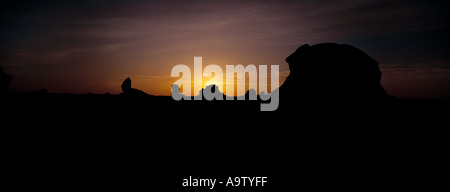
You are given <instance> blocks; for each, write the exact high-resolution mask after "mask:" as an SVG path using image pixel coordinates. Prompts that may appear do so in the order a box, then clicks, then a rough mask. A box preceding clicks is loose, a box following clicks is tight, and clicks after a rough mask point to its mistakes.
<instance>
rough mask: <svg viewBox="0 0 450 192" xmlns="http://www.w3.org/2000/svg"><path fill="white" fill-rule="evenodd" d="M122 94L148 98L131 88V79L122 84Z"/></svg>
mask: <svg viewBox="0 0 450 192" xmlns="http://www.w3.org/2000/svg"><path fill="white" fill-rule="evenodd" d="M121 87H122V93H121V95H125V96H149V94H147V93H145V92H143V91H141V90H139V89H135V88H131V79H130V78H129V77H128V78H126V79H125V80H124V81H123V83H122V86H121Z"/></svg>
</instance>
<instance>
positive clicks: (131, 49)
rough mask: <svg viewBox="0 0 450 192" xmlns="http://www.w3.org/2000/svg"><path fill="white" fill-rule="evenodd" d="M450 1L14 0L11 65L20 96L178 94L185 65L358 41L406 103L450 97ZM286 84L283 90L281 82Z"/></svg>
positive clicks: (1, 48) (4, 15) (6, 24)
mask: <svg viewBox="0 0 450 192" xmlns="http://www.w3.org/2000/svg"><path fill="white" fill-rule="evenodd" d="M445 2H446V1H414V0H412V1H375V0H365V1H356V0H355V1H328V0H327V1H300V0H298V1H294V0H293V1H256V0H252V1H246V0H236V1H235V0H213V1H212V0H204V1H201V0H189V1H186V0H177V1H172V0H155V1H149V0H146V1H144V0H141V1H133V0H128V1H110V0H105V1H103V0H90V1H83V0H76V1H75V0H74V1H19V0H16V1H10V3H3V2H2V6H1V8H0V10H1V12H0V14H1V16H0V67H1V68H3V69H4V71H5V72H6V73H8V74H9V75H11V76H12V77H13V80H12V82H11V84H10V88H11V89H12V90H15V91H32V90H35V89H43V88H46V89H48V91H49V92H54V93H88V92H90V93H106V92H109V93H113V94H117V93H120V92H121V89H120V85H121V83H122V81H123V80H124V79H125V78H126V77H130V78H131V80H132V85H133V87H134V88H138V89H141V90H143V91H145V92H147V93H149V94H152V95H169V94H170V85H171V84H172V83H173V82H174V81H175V80H177V79H176V78H171V77H170V73H171V69H172V67H173V66H175V65H177V64H186V65H188V66H193V61H194V56H202V57H203V66H206V65H207V64H218V65H220V66H223V69H225V65H236V64H242V65H244V66H245V65H248V64H254V65H280V77H281V82H282V81H283V80H284V79H283V78H286V76H287V75H288V74H289V68H288V65H287V63H286V62H285V58H286V57H287V56H289V55H290V54H291V53H292V52H294V51H295V50H296V49H297V48H298V47H299V46H301V45H302V44H306V43H307V44H317V43H323V42H335V43H347V44H351V45H353V46H355V47H357V48H359V49H361V50H363V51H364V52H366V53H368V54H369V55H370V56H371V57H373V58H374V59H375V60H377V61H378V62H379V63H380V69H381V71H382V72H383V76H382V81H381V82H382V86H383V87H384V88H385V89H386V91H387V92H388V93H389V94H390V95H394V96H397V97H406V98H442V97H450V54H449V53H450V52H449V50H450V37H449V34H450V25H449V23H450V22H449V21H450V20H449V18H450V17H449V16H450V14H449V10H450V9H449V8H450V7H449V6H448V4H447V3H445ZM281 82H280V83H281Z"/></svg>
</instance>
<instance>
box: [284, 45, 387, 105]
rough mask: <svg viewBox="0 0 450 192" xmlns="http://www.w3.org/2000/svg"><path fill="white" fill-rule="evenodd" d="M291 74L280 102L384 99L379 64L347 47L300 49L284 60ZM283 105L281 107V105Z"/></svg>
mask: <svg viewBox="0 0 450 192" xmlns="http://www.w3.org/2000/svg"><path fill="white" fill-rule="evenodd" d="M286 62H287V63H288V64H289V70H290V74H289V76H288V77H287V78H286V81H285V82H284V83H283V85H281V86H280V102H284V103H285V105H288V104H286V102H294V103H298V101H300V100H303V101H305V100H315V101H324V102H330V101H331V102H340V101H342V100H345V101H350V102H354V101H361V100H364V101H373V100H381V99H384V98H387V96H388V95H387V93H386V91H385V90H384V89H383V87H382V86H381V84H380V80H381V71H380V69H379V68H378V62H377V61H375V60H374V59H372V58H371V57H370V56H368V55H367V54H366V53H364V52H363V51H361V50H359V49H357V48H355V47H353V46H351V45H346V44H335V43H322V44H316V45H312V46H310V45H308V44H305V45H302V46H301V47H299V48H298V49H297V50H296V51H295V52H294V53H292V54H291V55H290V56H289V57H287V58H286ZM280 104H282V103H280Z"/></svg>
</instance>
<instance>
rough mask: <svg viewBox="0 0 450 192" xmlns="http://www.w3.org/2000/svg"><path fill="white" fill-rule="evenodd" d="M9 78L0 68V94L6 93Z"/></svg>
mask: <svg viewBox="0 0 450 192" xmlns="http://www.w3.org/2000/svg"><path fill="white" fill-rule="evenodd" d="M11 79H12V78H11V76H9V75H8V74H6V73H5V72H4V71H3V69H2V68H0V94H3V93H6V92H8V85H9V83H10V82H11Z"/></svg>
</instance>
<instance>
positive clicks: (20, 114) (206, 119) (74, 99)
mask: <svg viewBox="0 0 450 192" xmlns="http://www.w3.org/2000/svg"><path fill="white" fill-rule="evenodd" d="M2 102H3V104H2V113H3V114H2V119H1V121H2V131H3V134H2V135H3V137H4V139H3V143H4V155H3V157H4V159H5V160H6V161H4V162H5V163H4V166H3V167H4V169H6V171H5V172H4V173H5V174H6V178H7V179H6V180H5V182H7V183H11V184H12V185H13V186H15V189H17V190H26V189H42V190H46V191H67V190H117V191H180V192H181V191H305V190H306V191H322V190H330V189H332V190H346V191H366V190H402V189H426V190H430V189H431V190H432V188H435V187H439V185H437V184H439V183H442V182H443V180H444V178H443V177H441V176H440V174H437V173H439V172H440V170H442V165H443V162H444V159H443V157H444V156H445V151H446V150H445V148H446V147H443V146H445V145H444V144H445V142H446V140H447V139H446V138H445V137H446V136H445V134H444V133H445V132H446V130H447V129H448V124H443V123H446V120H447V119H448V116H449V112H448V107H449V106H450V105H449V101H448V100H408V99H390V100H387V101H383V102H378V103H352V102H350V103H345V102H342V103H339V102H334V103H329V102H328V103H326V102H317V101H315V102H314V101H308V102H304V101H302V102H304V103H305V104H304V105H302V106H304V107H302V108H299V109H297V110H295V111H293V110H290V111H283V110H278V111H275V112H260V111H259V106H260V103H259V101H252V102H250V101H212V102H207V101H184V102H183V101H181V102H176V101H174V100H173V99H172V98H171V97H157V96H148V97H123V96H120V95H95V94H88V95H72V94H45V95H33V94H14V95H7V96H4V97H3V98H2ZM283 105H288V104H286V103H283V100H280V106H283ZM280 109H283V108H280ZM189 176H193V177H196V178H216V179H218V180H221V181H223V182H224V183H226V182H227V179H228V177H236V176H238V177H258V176H266V177H268V184H267V185H266V186H264V187H243V186H240V187H225V186H223V185H222V186H216V187H215V188H214V189H212V190H211V189H209V188H207V187H187V188H186V187H182V181H183V179H184V178H189Z"/></svg>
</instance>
